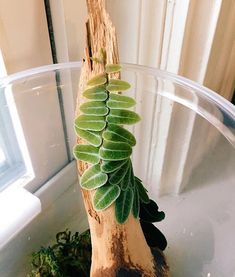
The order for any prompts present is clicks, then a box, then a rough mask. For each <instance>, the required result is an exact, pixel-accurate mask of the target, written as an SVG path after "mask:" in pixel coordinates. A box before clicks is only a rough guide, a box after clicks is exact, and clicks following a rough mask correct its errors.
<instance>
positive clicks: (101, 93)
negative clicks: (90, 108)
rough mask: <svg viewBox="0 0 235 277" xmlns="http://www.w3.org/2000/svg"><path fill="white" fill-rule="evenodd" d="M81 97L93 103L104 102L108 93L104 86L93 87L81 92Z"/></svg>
mask: <svg viewBox="0 0 235 277" xmlns="http://www.w3.org/2000/svg"><path fill="white" fill-rule="evenodd" d="M83 96H84V97H86V98H87V99H90V100H94V101H105V100H106V99H107V98H108V93H107V91H106V87H105V86H95V87H92V88H88V89H86V90H84V91H83Z"/></svg>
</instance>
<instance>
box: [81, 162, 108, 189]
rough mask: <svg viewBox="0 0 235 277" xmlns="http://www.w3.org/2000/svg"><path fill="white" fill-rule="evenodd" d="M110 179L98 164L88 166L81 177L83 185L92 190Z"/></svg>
mask: <svg viewBox="0 0 235 277" xmlns="http://www.w3.org/2000/svg"><path fill="white" fill-rule="evenodd" d="M107 181H108V175H107V174H105V173H103V172H101V170H100V165H99V164H96V165H93V166H91V167H90V168H88V169H87V170H86V171H85V172H84V173H83V175H82V177H81V179H80V183H81V187H82V188H84V189H87V190H92V189H96V188H99V187H101V186H103V185H104V184H105V183H106V182H107Z"/></svg>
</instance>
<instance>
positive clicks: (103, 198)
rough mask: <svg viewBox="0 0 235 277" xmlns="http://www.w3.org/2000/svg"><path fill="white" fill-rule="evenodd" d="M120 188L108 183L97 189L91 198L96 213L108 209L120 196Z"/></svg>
mask: <svg viewBox="0 0 235 277" xmlns="http://www.w3.org/2000/svg"><path fill="white" fill-rule="evenodd" d="M120 191H121V190H120V188H119V186H117V185H110V184H109V183H108V184H106V185H104V186H102V187H100V188H98V189H97V190H96V192H95V195H94V197H93V204H94V208H95V209H96V210H98V211H101V210H104V209H106V208H108V207H109V206H110V205H112V204H113V202H114V201H115V200H116V199H117V198H118V196H119V195H120Z"/></svg>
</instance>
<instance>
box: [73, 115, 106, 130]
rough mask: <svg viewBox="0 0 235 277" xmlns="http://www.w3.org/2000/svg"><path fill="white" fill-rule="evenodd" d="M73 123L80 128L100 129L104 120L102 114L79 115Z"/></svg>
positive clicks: (102, 127)
mask: <svg viewBox="0 0 235 277" xmlns="http://www.w3.org/2000/svg"><path fill="white" fill-rule="evenodd" d="M75 125H76V126H77V127H78V128H79V129H82V130H90V131H102V130H103V129H104V128H105V126H106V121H105V117H104V116H95V115H80V116H79V117H78V118H76V120H75Z"/></svg>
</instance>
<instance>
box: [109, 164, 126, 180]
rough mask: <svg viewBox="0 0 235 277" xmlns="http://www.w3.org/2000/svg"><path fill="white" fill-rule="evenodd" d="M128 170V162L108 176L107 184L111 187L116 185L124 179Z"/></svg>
mask: <svg viewBox="0 0 235 277" xmlns="http://www.w3.org/2000/svg"><path fill="white" fill-rule="evenodd" d="M129 168H130V160H129V161H128V162H127V163H124V164H123V165H122V166H121V167H120V168H119V169H118V170H116V171H114V172H113V173H112V174H111V175H110V176H109V182H110V184H112V185H117V184H118V183H120V182H121V181H122V179H123V178H124V177H125V175H126V173H127V172H128V170H129Z"/></svg>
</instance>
